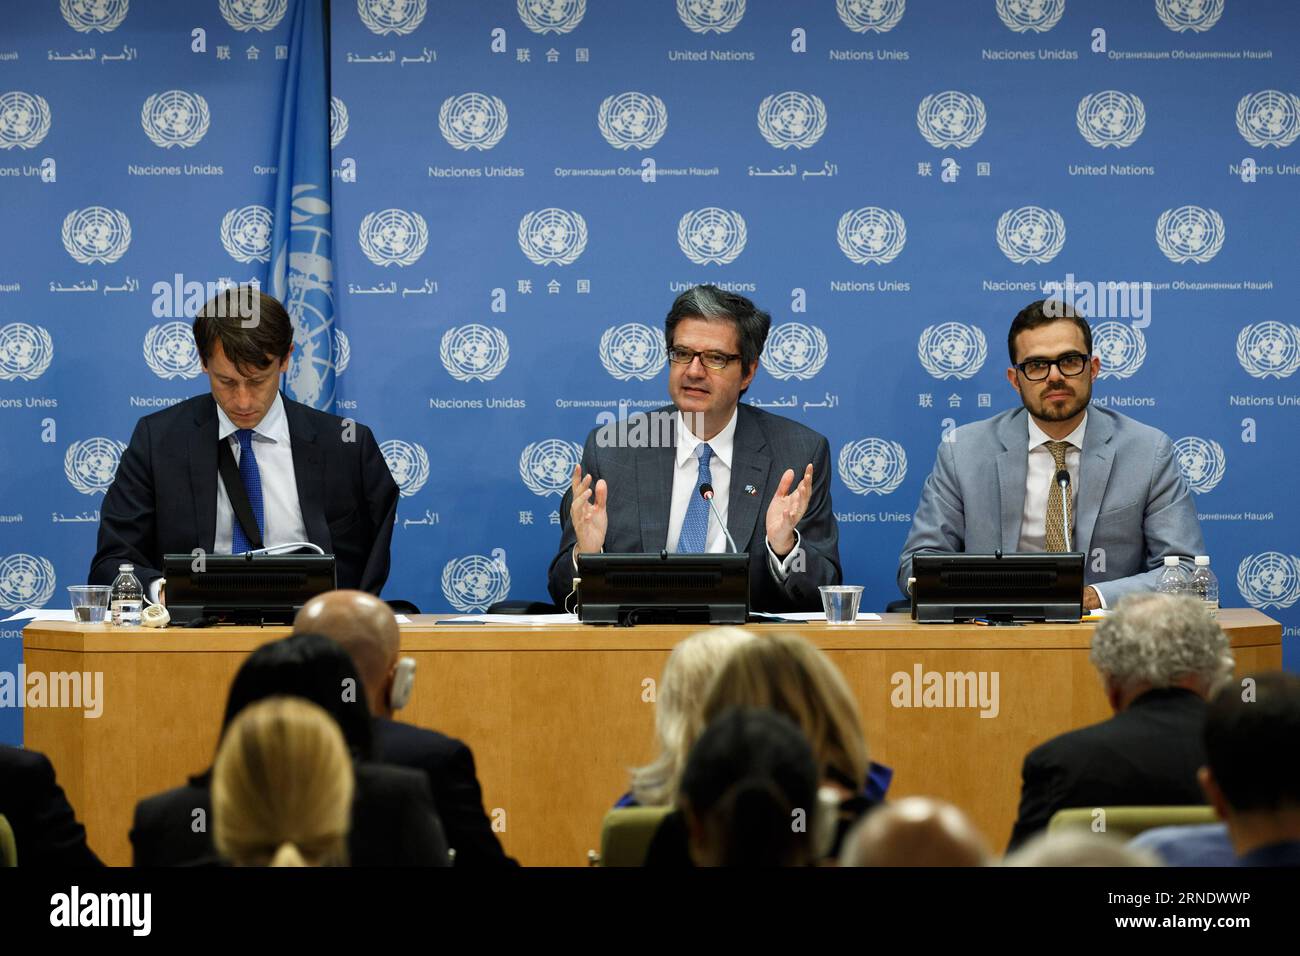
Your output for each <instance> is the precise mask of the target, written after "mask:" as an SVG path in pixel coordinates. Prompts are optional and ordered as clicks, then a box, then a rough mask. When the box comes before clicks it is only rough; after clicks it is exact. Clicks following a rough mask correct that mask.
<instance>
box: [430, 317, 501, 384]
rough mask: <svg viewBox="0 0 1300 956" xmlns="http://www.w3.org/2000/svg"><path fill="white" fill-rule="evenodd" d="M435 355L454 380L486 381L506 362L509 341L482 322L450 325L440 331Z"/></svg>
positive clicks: (499, 331) (498, 372) (498, 331)
mask: <svg viewBox="0 0 1300 956" xmlns="http://www.w3.org/2000/svg"><path fill="white" fill-rule="evenodd" d="M438 357H439V358H441V359H442V365H443V368H445V369H446V370H447V372H448V374H450V375H451V377H452V378H454V379H456V381H458V382H490V381H492V379H494V378H496V377H497V376H498V375H500V374H501V373H502V371H504V369H505V367H506V362H508V361H510V341H509V340H508V339H507V338H506V334H505V333H504V332H502V331H501V330H500V329H494V328H489V327H488V326H486V325H477V324H474V325H460V326H453V327H452V328H450V329H448V330H447V331H446V332H444V333H443V334H442V346H441V347H440V348H439V350H438Z"/></svg>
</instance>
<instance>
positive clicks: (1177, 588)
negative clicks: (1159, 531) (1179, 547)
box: [1156, 554, 1192, 594]
mask: <svg viewBox="0 0 1300 956" xmlns="http://www.w3.org/2000/svg"><path fill="white" fill-rule="evenodd" d="M1191 587H1192V576H1191V575H1190V574H1188V573H1187V569H1186V568H1184V567H1183V566H1182V565H1181V564H1179V562H1178V556H1177V555H1174V554H1171V555H1168V556H1167V557H1166V558H1165V566H1164V570H1162V571H1161V572H1160V577H1158V578H1156V590H1157V591H1159V592H1160V593H1161V594H1188V593H1190V591H1191Z"/></svg>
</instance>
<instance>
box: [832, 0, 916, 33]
mask: <svg viewBox="0 0 1300 956" xmlns="http://www.w3.org/2000/svg"><path fill="white" fill-rule="evenodd" d="M906 9H907V0H835V12H836V13H838V14H839V15H840V22H842V23H843V24H844V25H845V26H846V27H848V28H849V29H850V30H852V31H853V32H854V33H868V32H872V33H888V32H889V31H890V30H892V29H894V27H896V26H898V21H899V20H901V19H903V11H904V10H906Z"/></svg>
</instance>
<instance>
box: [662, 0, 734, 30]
mask: <svg viewBox="0 0 1300 956" xmlns="http://www.w3.org/2000/svg"><path fill="white" fill-rule="evenodd" d="M677 15H678V16H679V17H681V18H682V23H684V24H686V26H687V27H689V28H690V29H691V31H692V32H694V33H730V32H731V31H732V30H734V29H735V28H736V24H737V23H739V22H740V19H741V17H743V16H744V15H745V0H677Z"/></svg>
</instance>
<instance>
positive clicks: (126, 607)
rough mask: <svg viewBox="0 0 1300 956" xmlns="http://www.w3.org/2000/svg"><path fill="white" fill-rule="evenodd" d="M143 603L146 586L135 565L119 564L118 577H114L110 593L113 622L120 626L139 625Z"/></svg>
mask: <svg viewBox="0 0 1300 956" xmlns="http://www.w3.org/2000/svg"><path fill="white" fill-rule="evenodd" d="M143 604H144V588H142V587H141V586H140V579H139V578H137V577H136V576H135V565H133V564H119V565H118V566H117V577H115V578H114V579H113V590H112V592H110V595H109V607H110V608H111V609H112V613H113V623H114V624H115V625H116V626H118V627H139V626H140V608H141V606H142V605H143Z"/></svg>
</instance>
